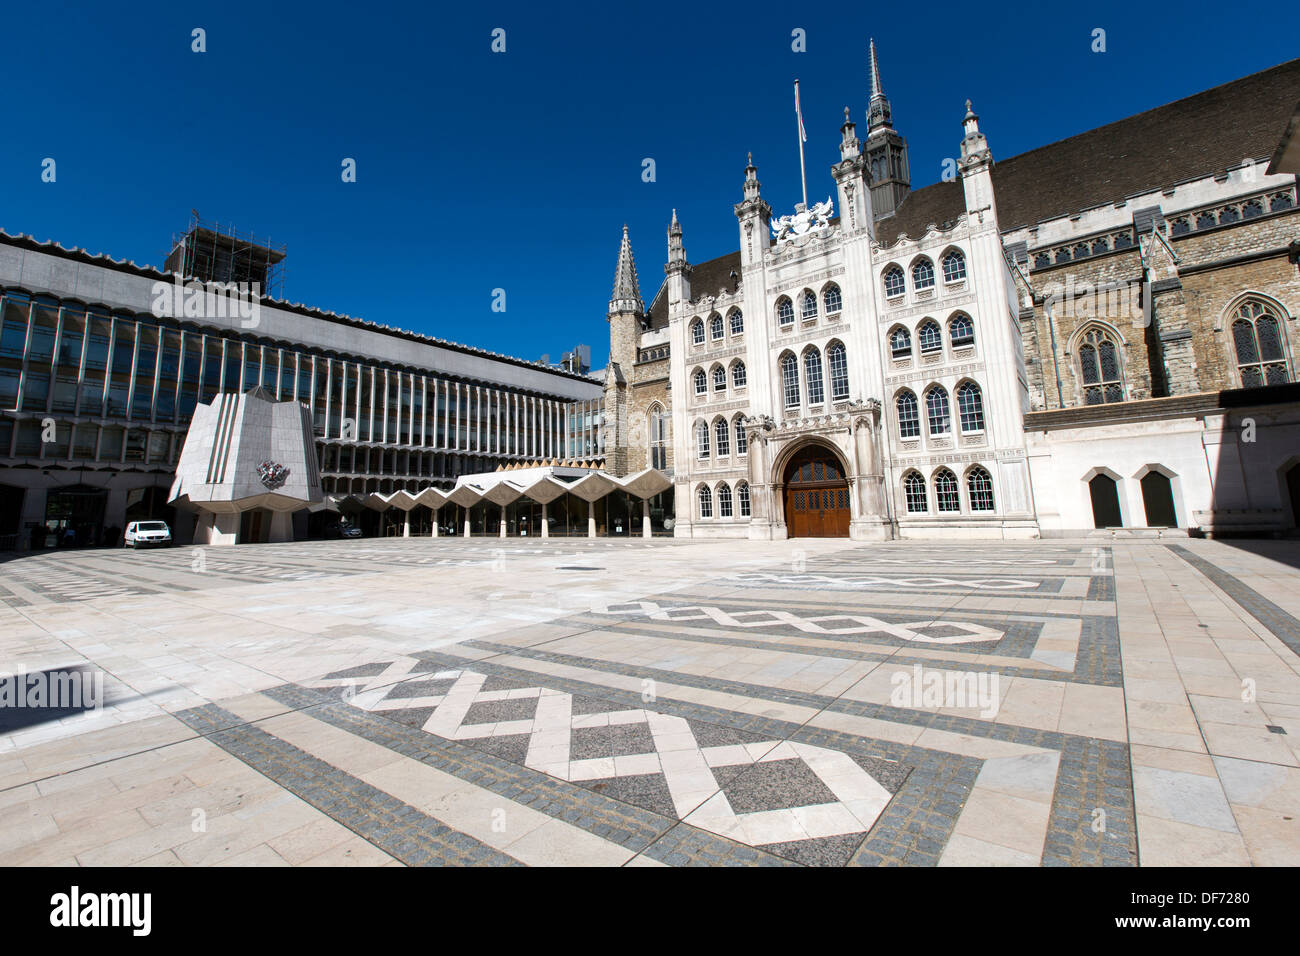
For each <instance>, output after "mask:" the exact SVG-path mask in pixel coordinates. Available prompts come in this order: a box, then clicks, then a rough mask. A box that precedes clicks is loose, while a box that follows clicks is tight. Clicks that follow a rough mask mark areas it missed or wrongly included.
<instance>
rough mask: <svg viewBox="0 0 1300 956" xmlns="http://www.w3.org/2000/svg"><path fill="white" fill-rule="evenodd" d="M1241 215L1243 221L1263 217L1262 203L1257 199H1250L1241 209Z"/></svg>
mask: <svg viewBox="0 0 1300 956" xmlns="http://www.w3.org/2000/svg"><path fill="white" fill-rule="evenodd" d="M1241 215H1242V217H1243V218H1245V219H1254V218H1255V217H1256V216H1262V215H1264V203H1263V202H1262V201H1261V200H1258V199H1251V200H1249V201H1248V202H1246V203H1245V204H1244V205H1243V206H1242V207H1241Z"/></svg>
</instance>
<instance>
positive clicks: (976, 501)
mask: <svg viewBox="0 0 1300 956" xmlns="http://www.w3.org/2000/svg"><path fill="white" fill-rule="evenodd" d="M966 492H967V495H968V497H969V498H970V510H971V511H992V510H993V479H992V478H991V477H990V476H989V473H988V472H987V471H986V470H985V469H984V468H983V467H981V466H980V465H976V466H975V467H974V468H972V469H971V470H970V474H968V475H967V476H966Z"/></svg>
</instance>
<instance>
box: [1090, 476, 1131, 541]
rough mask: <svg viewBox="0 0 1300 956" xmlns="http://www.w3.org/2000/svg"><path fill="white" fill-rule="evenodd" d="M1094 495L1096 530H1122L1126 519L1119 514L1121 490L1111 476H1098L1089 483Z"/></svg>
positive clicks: (1093, 508) (1093, 510)
mask: <svg viewBox="0 0 1300 956" xmlns="http://www.w3.org/2000/svg"><path fill="white" fill-rule="evenodd" d="M1088 493H1089V494H1090V495H1092V524H1093V527H1094V528H1122V527H1124V519H1123V518H1121V517H1120V513H1119V489H1118V488H1117V487H1116V485H1115V479H1114V478H1112V477H1111V476H1110V475H1097V476H1096V477H1094V478H1093V479H1092V481H1090V482H1088Z"/></svg>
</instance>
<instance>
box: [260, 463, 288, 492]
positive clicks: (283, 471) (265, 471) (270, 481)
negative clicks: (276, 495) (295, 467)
mask: <svg viewBox="0 0 1300 956" xmlns="http://www.w3.org/2000/svg"><path fill="white" fill-rule="evenodd" d="M257 477H259V478H261V479H262V484H264V485H266V487H267V488H269V489H271V490H272V491H274V490H275V489H276V488H280V487H282V486H283V485H284V482H285V479H287V478H288V477H289V469H288V468H286V467H284V465H281V464H277V463H276V462H273V461H271V460H270V459H269V458H268V459H267V460H266V461H264V462H262V463H261V464H259V465H258V466H257Z"/></svg>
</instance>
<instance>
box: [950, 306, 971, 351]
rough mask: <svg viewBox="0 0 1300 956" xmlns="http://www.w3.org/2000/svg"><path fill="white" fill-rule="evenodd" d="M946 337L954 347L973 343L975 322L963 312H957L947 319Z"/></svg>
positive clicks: (957, 347)
mask: <svg viewBox="0 0 1300 956" xmlns="http://www.w3.org/2000/svg"><path fill="white" fill-rule="evenodd" d="M948 339H949V341H951V342H952V347H953V348H955V349H959V348H965V347H967V346H970V345H974V344H975V323H974V322H973V321H972V320H971V317H970V316H969V315H967V314H966V313H965V312H958V313H957V314H956V315H954V316H953V317H952V320H951V321H949V323H948Z"/></svg>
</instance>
